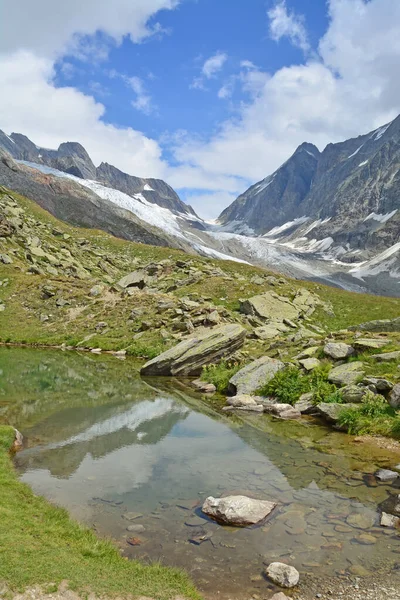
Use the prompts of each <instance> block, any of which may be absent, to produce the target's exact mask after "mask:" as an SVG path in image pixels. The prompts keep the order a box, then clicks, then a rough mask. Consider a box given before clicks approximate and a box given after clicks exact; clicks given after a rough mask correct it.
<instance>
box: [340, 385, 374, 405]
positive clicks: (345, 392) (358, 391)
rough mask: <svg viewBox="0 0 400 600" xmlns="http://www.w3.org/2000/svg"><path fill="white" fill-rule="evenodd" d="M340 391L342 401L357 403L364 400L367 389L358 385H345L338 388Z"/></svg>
mask: <svg viewBox="0 0 400 600" xmlns="http://www.w3.org/2000/svg"><path fill="white" fill-rule="evenodd" d="M340 393H341V395H342V398H343V400H344V402H346V403H354V404H359V403H360V402H362V401H363V400H364V398H365V395H366V393H367V390H366V389H365V388H363V387H359V386H358V385H346V386H345V387H344V388H342V389H341V390H340Z"/></svg>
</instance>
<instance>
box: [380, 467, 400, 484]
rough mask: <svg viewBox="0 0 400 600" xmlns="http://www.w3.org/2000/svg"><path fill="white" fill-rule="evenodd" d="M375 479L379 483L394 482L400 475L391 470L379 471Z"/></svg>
mask: <svg viewBox="0 0 400 600" xmlns="http://www.w3.org/2000/svg"><path fill="white" fill-rule="evenodd" d="M375 477H376V478H377V479H378V481H383V482H386V481H393V480H394V479H397V478H398V477H399V474H398V473H396V471H391V470H390V469H379V470H378V471H376V473H375Z"/></svg>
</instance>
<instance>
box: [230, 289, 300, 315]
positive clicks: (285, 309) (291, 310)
mask: <svg viewBox="0 0 400 600" xmlns="http://www.w3.org/2000/svg"><path fill="white" fill-rule="evenodd" d="M240 312H242V313H244V314H245V315H254V316H256V317H260V318H261V319H268V320H272V321H280V322H283V320H284V319H290V320H292V321H293V320H295V321H296V320H297V319H298V318H299V316H300V314H301V313H302V310H301V308H300V307H298V306H295V305H294V304H293V303H292V302H290V300H289V298H286V297H285V296H279V295H278V294H276V293H275V292H266V293H265V294H259V295H258V296H253V297H252V298H249V299H248V300H244V301H243V302H242V303H241V305H240Z"/></svg>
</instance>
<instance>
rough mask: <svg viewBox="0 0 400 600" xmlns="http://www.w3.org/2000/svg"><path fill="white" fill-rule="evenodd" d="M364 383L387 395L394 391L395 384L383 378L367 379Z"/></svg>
mask: <svg viewBox="0 0 400 600" xmlns="http://www.w3.org/2000/svg"><path fill="white" fill-rule="evenodd" d="M362 383H363V385H366V386H373V387H374V388H375V389H376V391H377V392H383V393H385V392H390V390H392V389H393V383H392V382H391V381H389V380H388V379H383V378H381V377H365V379H363V381H362Z"/></svg>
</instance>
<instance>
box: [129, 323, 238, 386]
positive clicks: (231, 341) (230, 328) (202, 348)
mask: <svg viewBox="0 0 400 600" xmlns="http://www.w3.org/2000/svg"><path fill="white" fill-rule="evenodd" d="M245 337H246V330H245V329H244V328H243V327H242V326H241V325H238V324H236V323H234V324H229V325H220V326H218V327H214V328H213V329H211V330H210V329H206V330H204V329H202V330H197V331H196V332H195V333H193V334H191V335H189V336H188V337H187V338H186V339H185V340H183V341H182V342H180V343H179V344H177V345H176V346H174V347H173V348H170V349H169V350H167V351H166V352H163V353H162V354H160V355H159V356H157V357H156V358H153V359H152V360H150V361H149V362H147V363H146V364H145V365H144V366H143V367H142V369H141V371H140V373H141V374H142V375H154V376H156V375H167V376H168V375H198V374H199V373H200V372H201V370H202V368H203V366H204V365H207V364H211V363H213V362H215V361H217V360H219V359H220V358H222V357H223V356H227V355H230V354H233V353H234V352H236V350H238V349H239V348H240V347H241V346H242V345H243V342H244V340H245Z"/></svg>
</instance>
